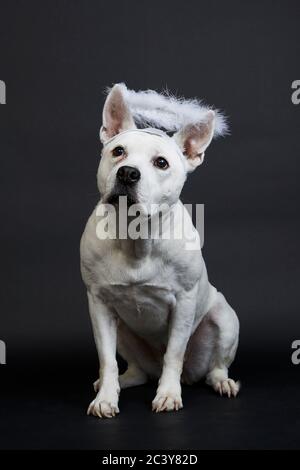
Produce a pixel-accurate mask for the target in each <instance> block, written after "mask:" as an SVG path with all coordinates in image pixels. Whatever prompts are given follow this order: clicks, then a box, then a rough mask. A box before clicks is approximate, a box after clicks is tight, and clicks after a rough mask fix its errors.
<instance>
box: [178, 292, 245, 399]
mask: <svg viewBox="0 0 300 470" xmlns="http://www.w3.org/2000/svg"><path fill="white" fill-rule="evenodd" d="M238 337H239V321H238V318H237V316H236V314H235V312H234V310H233V309H232V308H231V307H230V305H229V304H228V303H227V301H226V299H225V297H224V296H223V294H221V293H220V292H218V294H217V299H216V302H215V303H214V305H213V306H212V307H211V309H210V310H209V312H208V313H207V314H206V315H205V317H204V319H203V320H202V322H201V323H200V325H199V326H198V328H197V329H196V331H195V333H194V334H193V336H192V338H191V340H190V344H189V345H188V348H187V355H186V362H185V365H184V370H183V380H185V381H186V382H187V383H192V382H196V381H198V380H199V379H201V378H202V377H204V376H206V383H207V384H208V385H211V386H212V387H213V389H214V390H215V391H216V392H218V393H220V395H226V396H228V397H231V396H236V395H237V393H238V392H239V389H240V384H239V382H235V381H234V380H232V379H230V378H229V377H228V368H229V366H230V365H231V363H232V362H233V360H234V357H235V353H236V350H237V346H238Z"/></svg>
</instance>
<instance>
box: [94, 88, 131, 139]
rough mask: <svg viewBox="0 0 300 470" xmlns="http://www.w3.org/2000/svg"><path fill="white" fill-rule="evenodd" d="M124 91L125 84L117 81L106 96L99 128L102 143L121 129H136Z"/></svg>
mask: <svg viewBox="0 0 300 470" xmlns="http://www.w3.org/2000/svg"><path fill="white" fill-rule="evenodd" d="M125 92H126V86H125V85H124V84H123V83H117V84H116V85H114V86H113V87H112V89H111V90H110V92H109V94H108V96H107V98H106V101H105V104H104V108H103V117H102V127H101V129H100V140H101V142H103V143H104V142H106V140H108V139H111V138H112V137H114V136H115V135H117V134H119V133H120V132H122V131H127V130H129V129H136V125H135V123H134V120H133V117H132V115H131V112H130V110H129V108H128V106H127V104H126V100H125V98H124V94H125Z"/></svg>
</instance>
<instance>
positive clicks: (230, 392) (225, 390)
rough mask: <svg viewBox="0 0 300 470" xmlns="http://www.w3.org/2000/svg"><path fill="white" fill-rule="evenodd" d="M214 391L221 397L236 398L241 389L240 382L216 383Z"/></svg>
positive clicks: (225, 381)
mask: <svg viewBox="0 0 300 470" xmlns="http://www.w3.org/2000/svg"><path fill="white" fill-rule="evenodd" d="M213 387H214V390H215V391H216V392H217V393H219V394H220V395H221V396H227V397H228V398H230V397H234V398H235V397H236V396H237V394H238V393H239V390H240V388H241V384H240V382H235V381H234V380H232V379H226V380H222V381H220V382H216V383H215V384H214V385H213Z"/></svg>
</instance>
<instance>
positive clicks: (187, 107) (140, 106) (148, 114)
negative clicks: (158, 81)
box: [119, 84, 228, 137]
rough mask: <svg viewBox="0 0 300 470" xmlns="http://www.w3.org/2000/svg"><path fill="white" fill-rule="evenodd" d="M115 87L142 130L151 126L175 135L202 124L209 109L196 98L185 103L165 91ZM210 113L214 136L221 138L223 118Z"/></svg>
mask: <svg viewBox="0 0 300 470" xmlns="http://www.w3.org/2000/svg"><path fill="white" fill-rule="evenodd" d="M119 86H120V87H122V90H123V96H124V99H125V101H126V103H127V105H128V107H129V109H130V111H131V113H132V116H133V118H134V120H135V122H136V123H137V124H139V125H140V126H142V127H147V126H153V127H157V128H161V129H164V130H166V131H167V132H176V131H178V130H179V129H181V128H182V127H184V126H186V125H188V124H199V123H201V122H205V117H206V114H207V111H209V110H210V109H213V108H212V107H210V106H206V105H204V104H203V103H202V101H200V100H198V99H189V100H187V99H184V98H180V97H176V96H175V95H172V94H171V93H169V92H165V93H158V92H156V91H154V90H146V91H134V90H129V89H127V88H126V86H125V85H124V84H119ZM214 111H215V114H216V120H215V132H214V137H218V136H223V135H225V134H227V133H228V125H227V122H226V118H225V116H224V114H222V113H221V112H220V111H218V110H214Z"/></svg>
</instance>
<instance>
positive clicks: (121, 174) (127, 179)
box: [117, 165, 141, 184]
mask: <svg viewBox="0 0 300 470" xmlns="http://www.w3.org/2000/svg"><path fill="white" fill-rule="evenodd" d="M140 177H141V173H140V172H139V170H138V169H137V168H134V167H133V166H126V165H124V166H121V167H120V168H119V169H118V171H117V178H118V180H119V181H120V182H121V183H123V184H134V183H136V182H137V181H138V180H139V179H140Z"/></svg>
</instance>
